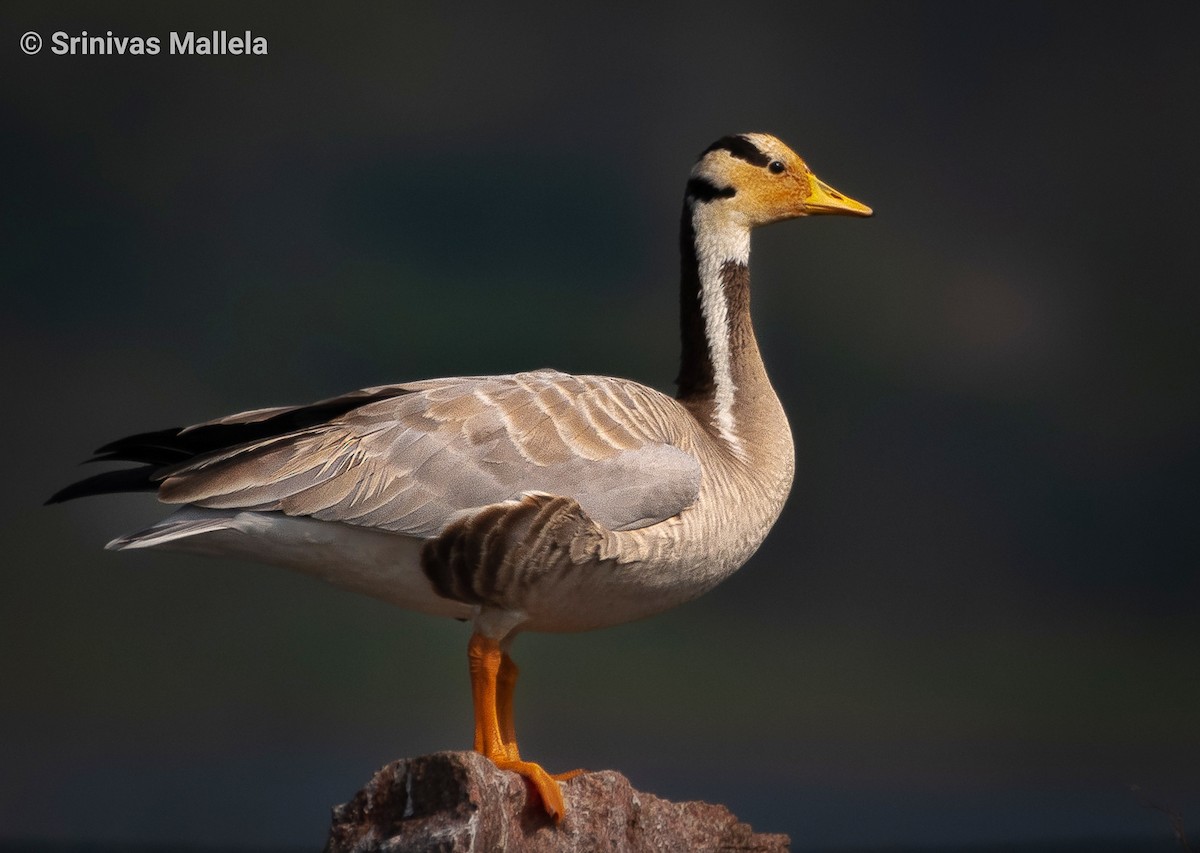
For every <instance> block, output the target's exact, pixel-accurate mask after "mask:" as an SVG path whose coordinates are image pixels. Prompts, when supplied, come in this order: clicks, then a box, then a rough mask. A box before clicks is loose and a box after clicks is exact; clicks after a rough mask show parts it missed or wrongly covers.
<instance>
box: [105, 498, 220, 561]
mask: <svg viewBox="0 0 1200 853" xmlns="http://www.w3.org/2000/svg"><path fill="white" fill-rule="evenodd" d="M234 515H235V514H234V513H229V512H223V513H222V512H217V513H214V512H211V511H205V510H195V509H192V508H190V507H189V508H187V509H182V510H179V511H178V512H176V513H174V514H172V515H169V516H167V517H166V518H164V519H163V520H162V521H159V522H158V523H156V524H152V525H151V526H150V527H147V528H144V529H143V530H138V531H137V532H135V533H126V534H125V535H124V536H119V537H117V538H116V539H114V540H113V541H111V542H109V543H108V544H107V545H105V546H104V547H105V549H106V550H108V551H125V550H129V549H133V548H155V547H158V546H160V545H166V544H167V543H169V542H175V541H177V540H179V539H187V538H189V537H192V536H198V535H200V534H202V533H213V532H215V531H218V530H228V529H229V528H231V527H234V522H233V516H234Z"/></svg>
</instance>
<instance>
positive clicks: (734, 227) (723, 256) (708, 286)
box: [692, 202, 750, 456]
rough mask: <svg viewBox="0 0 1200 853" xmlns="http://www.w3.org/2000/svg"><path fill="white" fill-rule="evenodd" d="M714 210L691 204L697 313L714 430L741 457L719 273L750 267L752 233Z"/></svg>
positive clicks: (710, 206)
mask: <svg viewBox="0 0 1200 853" xmlns="http://www.w3.org/2000/svg"><path fill="white" fill-rule="evenodd" d="M716 208H717V206H716V205H713V204H705V203H696V202H693V204H692V229H693V231H694V233H695V235H696V266H697V270H698V272H699V275H700V313H701V314H702V315H703V317H704V335H705V337H706V338H707V343H708V357H709V360H710V361H711V362H712V369H713V384H714V392H715V394H714V397H715V399H714V403H715V406H716V408H715V412H714V418H715V421H716V422H715V426H716V428H717V431H718V432H719V433H720V435H721V437H722V438H723V439H725V441H726V442H727V443H728V444H729V446H730V448H731V449H732V450H733V451H734V453H736V454H738V455H739V456H741V455H742V454H743V453H744V449H743V447H742V442H741V439H740V438H739V437H738V434H737V422H736V420H735V418H734V415H733V400H734V394H735V393H736V391H737V386H735V385H734V384H733V368H732V359H733V354H732V353H731V352H730V351H729V322H730V318H729V300H728V299H727V298H726V296H725V283H724V281H723V280H722V277H721V270H722V268H723V267H724V266H725V264H727V263H736V264H742V265H748V264H749V262H750V229H749V228H748V227H746V226H744V225H739V224H738V223H736V222H734V221H731V219H730V218H729V217H728V216H721V215H719V214H718V212H717V209H716Z"/></svg>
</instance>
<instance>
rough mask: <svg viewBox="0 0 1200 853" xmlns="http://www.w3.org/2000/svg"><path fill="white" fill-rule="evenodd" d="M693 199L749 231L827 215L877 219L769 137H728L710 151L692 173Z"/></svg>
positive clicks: (719, 140) (705, 153) (865, 208)
mask: <svg viewBox="0 0 1200 853" xmlns="http://www.w3.org/2000/svg"><path fill="white" fill-rule="evenodd" d="M688 197H689V200H691V201H703V202H710V204H709V205H706V206H707V207H708V209H709V210H710V211H712V212H713V213H716V212H717V211H718V210H719V211H720V213H721V214H722V215H723V216H724V217H728V218H729V219H730V220H731V221H733V222H736V223H738V224H740V225H743V226H745V227H747V228H754V227H756V226H758V225H767V224H769V223H771V222H779V221H780V220H783V219H795V218H796V217H799V216H813V215H816V214H823V213H840V214H844V215H849V216H870V215H871V208H869V207H867V206H866V205H865V204H862V203H861V202H857V201H855V200H854V199H852V198H850V197H848V196H846V195H843V194H842V193H840V192H838V191H837V190H835V189H834V188H833V187H831V186H829V185H828V184H826V183H824V182H823V181H821V180H820V179H818V178H817V176H816V175H814V174H813V173H812V170H811V169H809V168H808V164H806V163H805V162H804V160H802V159H801V158H800V155H798V154H797V153H796V152H795V151H793V150H792V149H790V148H788V147H787V146H786V145H784V144H783V143H782V142H780V141H779V140H778V139H776V138H775V137H774V136H771V135H770V134H767V133H743V134H739V135H737V136H724V137H722V138H720V139H718V140H717V141H716V142H714V143H713V144H712V145H710V146H709V147H708V148H707V149H705V151H704V153H703V154H701V155H700V159H699V160H698V161H697V162H696V165H695V166H694V167H693V168H692V173H691V176H690V179H689V181H688Z"/></svg>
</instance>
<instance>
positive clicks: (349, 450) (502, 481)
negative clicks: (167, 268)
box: [158, 371, 700, 536]
mask: <svg viewBox="0 0 1200 853" xmlns="http://www.w3.org/2000/svg"><path fill="white" fill-rule="evenodd" d="M400 389H402V390H400ZM359 393H360V394H361V395H363V396H364V397H367V398H368V400H369V401H368V402H367V403H365V404H364V405H362V406H359V407H357V408H353V409H351V410H350V411H345V412H339V413H338V414H336V415H335V416H334V417H331V418H330V419H329V420H327V421H325V422H323V423H318V424H312V425H306V426H305V427H304V428H303V429H300V430H297V431H295V432H291V433H287V434H284V435H276V436H272V437H270V438H266V439H262V440H260V441H255V442H249V443H247V444H244V445H239V446H236V447H232V448H223V449H219V450H214V451H212V452H209V453H206V454H203V455H201V456H199V457H195V458H192V459H189V460H188V461H186V462H182V463H178V464H175V465H173V466H170V467H168V468H165V469H163V470H162V471H161V472H160V473H159V475H158V476H159V478H160V479H161V480H162V483H161V485H160V488H159V496H160V497H161V498H162V499H163V500H164V501H167V502H169V503H190V504H197V505H199V506H206V507H213V508H221V509H232V508H242V509H251V510H264V511H265V510H270V511H282V512H284V513H287V514H288V515H297V516H312V517H314V518H318V519H322V520H327V521H342V522H346V523H349V524H356V525H362V526H367V527H376V528H382V529H385V530H390V531H394V532H398V533H404V534H408V535H414V536H433V535H436V534H437V533H438V532H439V531H440V530H442V529H443V528H444V527H445V526H446V524H448V523H450V522H451V521H452V520H453V519H454V518H456V517H459V516H461V514H462V513H464V512H467V511H469V510H472V509H475V508H478V507H482V506H486V505H489V504H494V503H497V502H499V501H504V500H511V499H514V498H516V497H518V496H519V495H521V494H523V493H525V492H531V491H536V492H544V493H547V494H552V495H561V496H564V497H570V498H573V499H574V500H576V501H577V502H578V503H579V504H580V506H581V507H583V509H584V510H585V512H587V513H588V514H589V515H590V516H591V517H592V518H593V519H594V520H595V521H596V522H597V523H599V524H601V525H604V526H606V527H609V528H610V529H629V528H634V527H641V526H646V525H648V524H654V523H656V522H658V521H662V520H665V519H667V518H670V517H672V516H674V515H676V514H678V513H679V512H680V511H682V510H683V509H685V508H686V507H687V506H689V505H690V504H691V503H692V502H693V501H694V500H695V498H696V495H697V493H698V491H699V488H700V465H699V462H698V461H697V459H696V458H695V456H694V455H693V454H692V453H690V452H688V450H687V449H685V448H686V447H688V446H689V445H688V443H687V438H686V436H685V435H683V434H682V430H680V428H679V426H678V425H679V423H680V422H681V421H680V418H679V417H678V415H679V412H672V411H670V410H671V409H672V408H679V406H678V404H677V403H676V402H675V401H674V400H672V399H670V398H669V397H666V396H665V395H662V394H659V393H658V392H655V391H652V390H651V389H648V388H645V387H644V386H640V385H636V384H635V383H631V382H625V381H623V380H616V379H609V378H604V377H577V376H568V375H566V374H562V373H557V372H554V371H536V372H533V373H525V374H517V375H515V376H499V377H464V378H460V379H444V380H432V381H428V382H420V383H412V384H407V385H404V386H386V387H384V388H381V389H367V390H366V391H364V392H359ZM371 398H378V399H374V400H373V401H370V399H371ZM281 411H283V412H287V411H290V410H285V409H281V410H265V411H260V412H255V413H244V414H243V415H234V416H231V417H230V418H226V419H222V421H220V422H215V423H222V424H237V423H243V422H251V423H253V422H256V421H257V420H260V419H262V418H263V417H277V416H278V412H281ZM680 411H682V410H680ZM243 417H244V418H245V419H246V420H245V421H243V420H241V418H243ZM664 425H671V426H672V427H673V428H674V429H675V430H676V432H671V431H670V429H668V428H664Z"/></svg>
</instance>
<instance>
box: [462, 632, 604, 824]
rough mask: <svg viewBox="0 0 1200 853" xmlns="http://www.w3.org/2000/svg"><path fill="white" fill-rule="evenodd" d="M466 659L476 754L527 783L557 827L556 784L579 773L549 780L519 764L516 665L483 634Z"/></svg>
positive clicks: (530, 765)
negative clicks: (514, 707)
mask: <svg viewBox="0 0 1200 853" xmlns="http://www.w3.org/2000/svg"><path fill="white" fill-rule="evenodd" d="M467 658H468V660H469V662H470V665H471V698H472V699H473V700H474V702H475V751H476V752H479V753H482V754H483V755H485V756H486V757H487V758H488V759H490V760H491V761H492V763H493V764H495V765H496V766H497V767H499V768H500V769H501V770H512V771H513V772H515V773H519V774H521V775H522V776H524V777H525V778H526V779H528V780H529V782H530V783H531V784H532V785H533V787H534V788H535V789H536V790H537V792H538V796H540V797H541V799H542V806H543V807H544V808H545V809H546V812H547V813H548V814H549V815H550V817H551V818H553V819H554V822H555V823H558V822H559V821H561V820H562V818H563V815H564V814H565V813H566V805H565V804H564V803H563V796H562V791H561V790H560V789H559V787H558V781H556V780H558V779H569V778H571V777H572V776H575V775H578V774H579V773H581V772H582V771H580V770H573V771H571V772H570V773H564V774H562V775H561V776H551V775H550V774H549V773H547V772H546V771H545V770H543V769H542V767H541V765H539V764H535V763H534V762H532V761H522V760H521V753H520V750H518V749H517V735H516V729H515V727H514V725H513V713H512V698H513V690H514V688H515V687H516V684H517V674H518V670H517V665H516V664H515V663H513V661H512V658H510V657H509V656H508V655H507V654H506V653H505V652H504V651H502V650H501V649H500V644H499V642H497V641H496V640H492V639H489V638H488V637H484V636H483V635H482V634H472V635H471V642H470V644H468V646H467Z"/></svg>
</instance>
